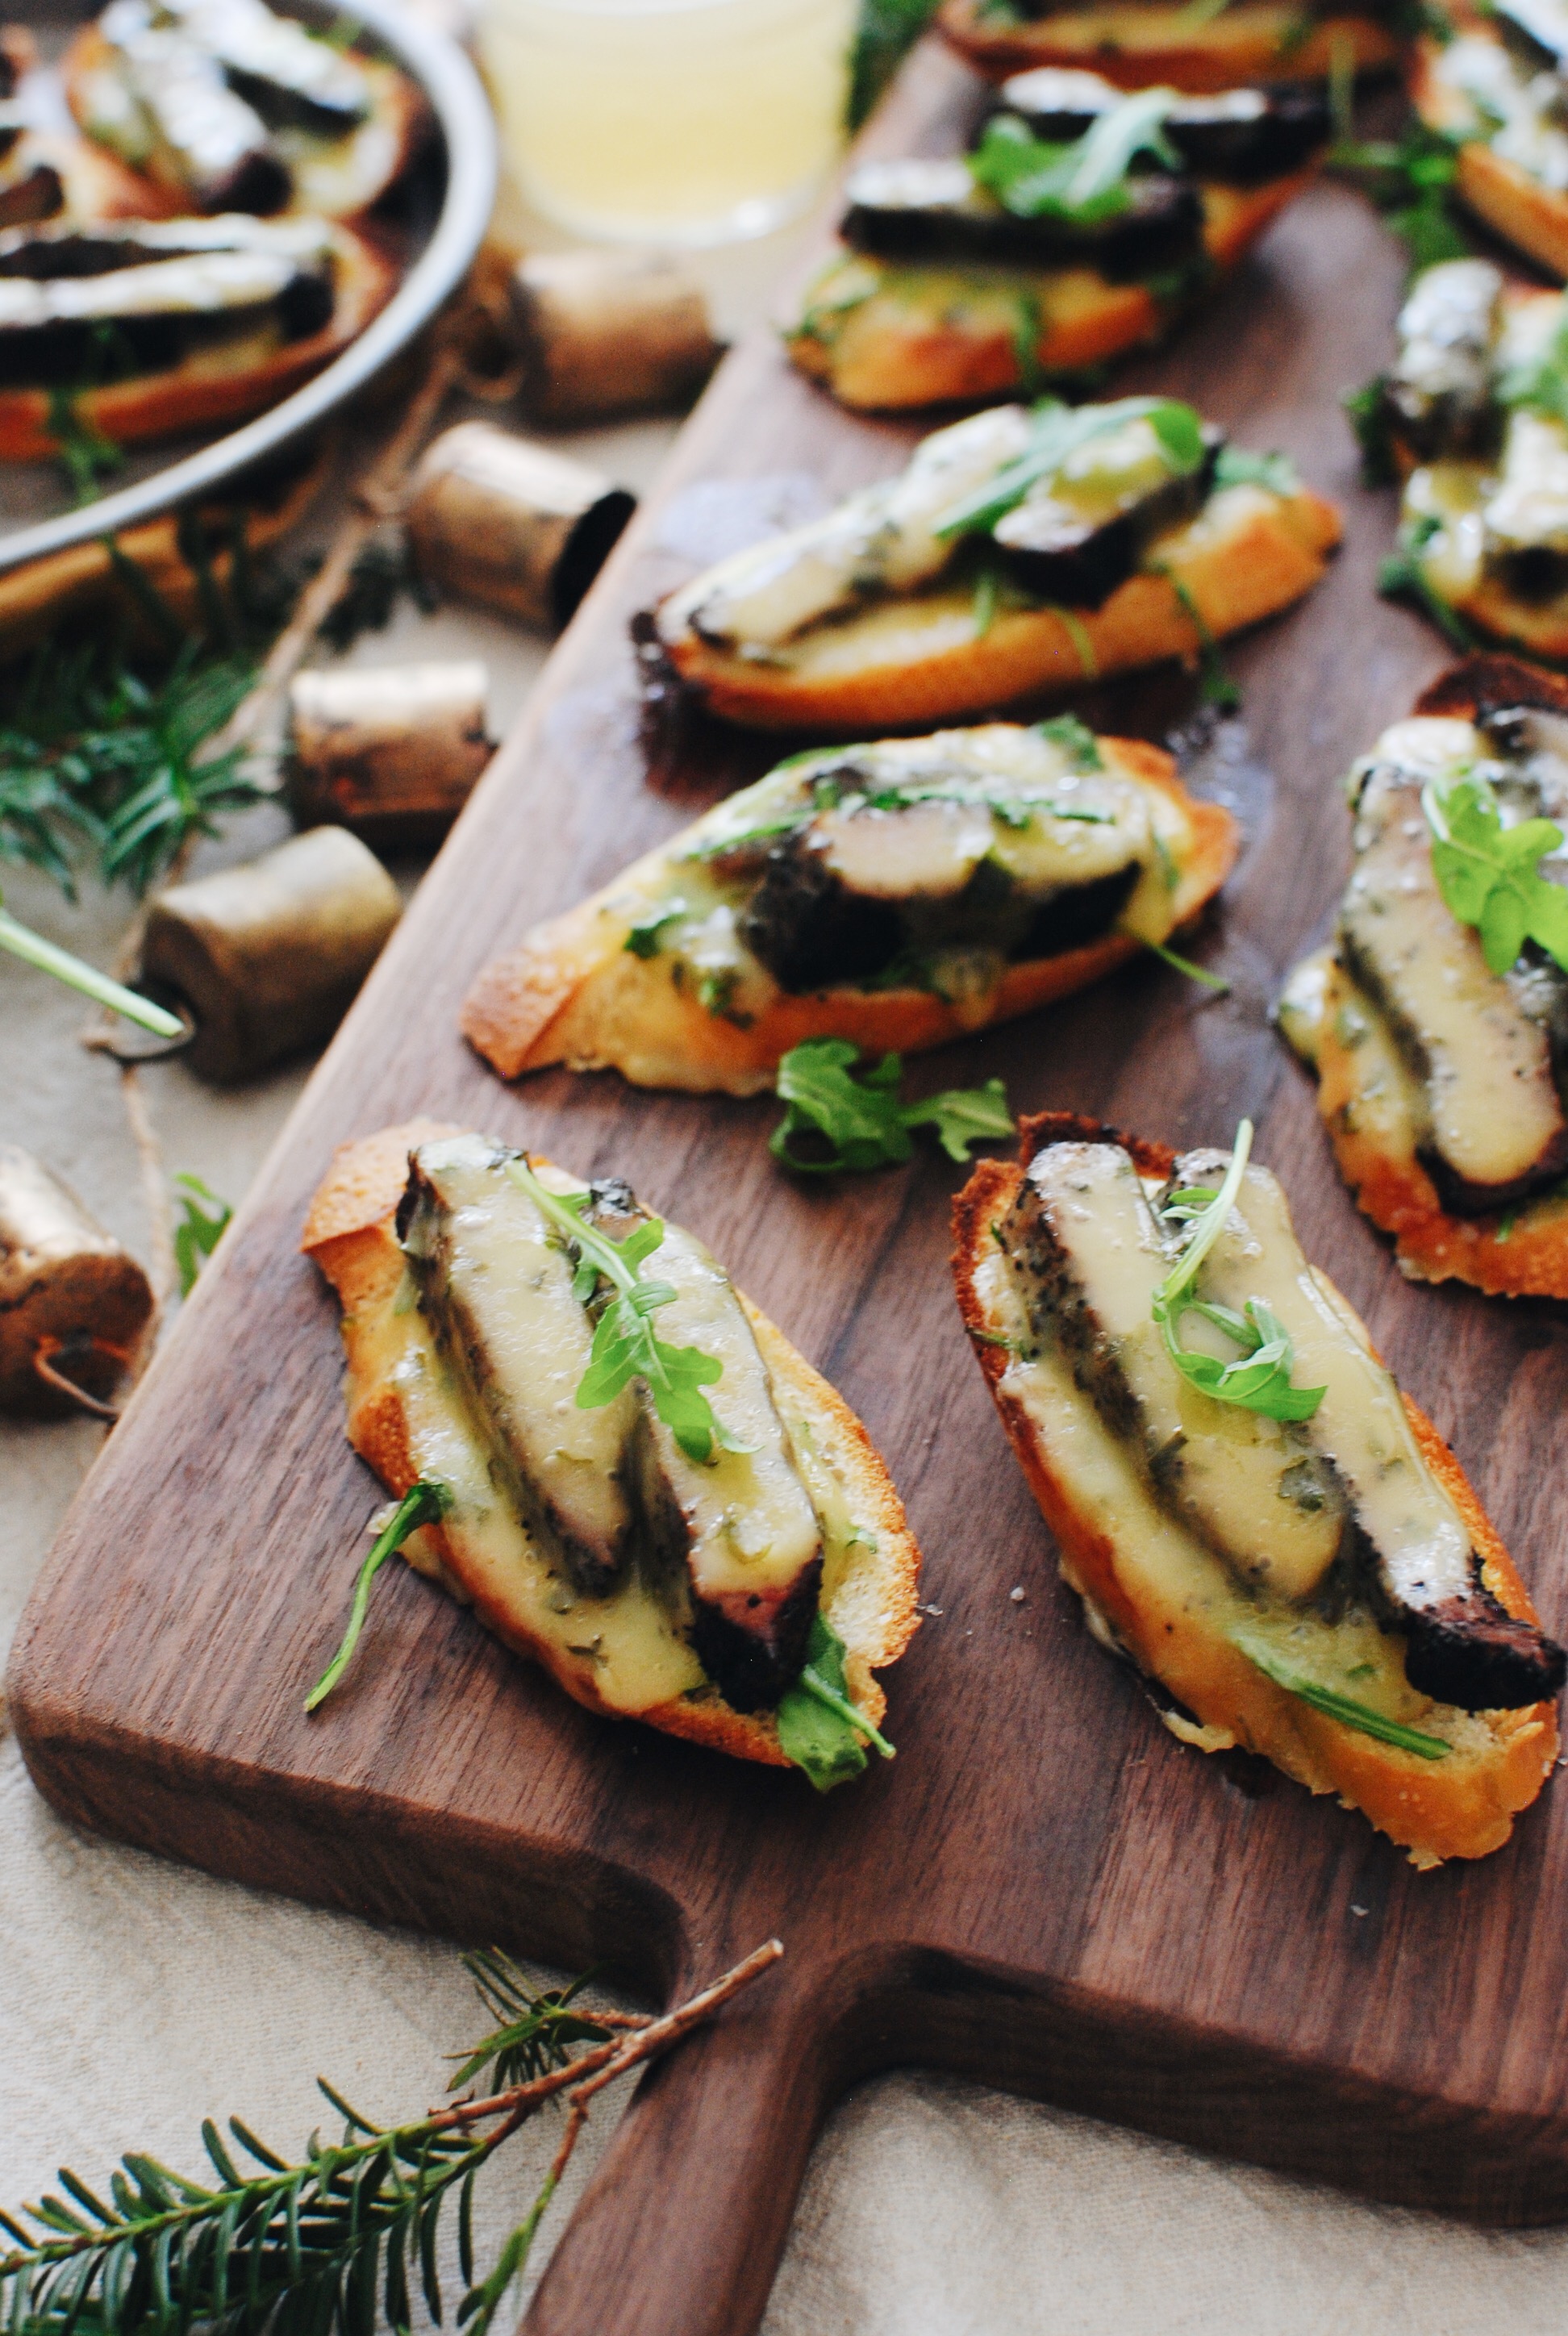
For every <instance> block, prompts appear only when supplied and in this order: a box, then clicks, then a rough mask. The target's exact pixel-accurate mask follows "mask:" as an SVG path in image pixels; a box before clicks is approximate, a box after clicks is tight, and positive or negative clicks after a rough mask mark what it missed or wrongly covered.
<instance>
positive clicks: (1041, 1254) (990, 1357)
mask: <svg viewBox="0 0 1568 2336" xmlns="http://www.w3.org/2000/svg"><path fill="white" fill-rule="evenodd" d="M1250 1139H1251V1130H1250V1128H1248V1127H1247V1126H1246V1125H1245V1124H1243V1127H1242V1131H1241V1133H1240V1134H1239V1135H1238V1140H1237V1144H1236V1146H1235V1149H1234V1151H1233V1152H1232V1153H1224V1152H1213V1151H1199V1152H1191V1153H1186V1154H1185V1155H1184V1156H1183V1157H1182V1158H1181V1159H1178V1158H1177V1157H1176V1156H1175V1154H1174V1153H1172V1152H1171V1151H1170V1150H1168V1149H1167V1148H1166V1147H1165V1146H1164V1145H1163V1144H1144V1143H1139V1142H1137V1141H1135V1140H1134V1139H1132V1138H1128V1137H1125V1136H1122V1135H1120V1134H1116V1133H1115V1131H1114V1130H1111V1129H1108V1128H1105V1127H1102V1126H1100V1125H1099V1124H1097V1123H1096V1122H1095V1121H1092V1120H1083V1119H1076V1118H1074V1117H1071V1116H1069V1115H1066V1114H1062V1115H1053V1116H1051V1117H1047V1118H1043V1119H1040V1120H1037V1121H1034V1122H1031V1123H1028V1124H1027V1125H1026V1129H1025V1140H1024V1147H1023V1154H1022V1163H1021V1165H1018V1166H1008V1165H1007V1164H1005V1163H1001V1162H998V1161H986V1162H983V1163H981V1165H980V1166H979V1168H978V1169H977V1170H976V1172H975V1174H974V1175H973V1176H972V1177H971V1178H970V1180H969V1183H968V1184H967V1185H966V1187H965V1188H964V1190H963V1192H961V1193H960V1194H959V1198H958V1201H957V1202H956V1204H955V1210H954V1231H955V1240H956V1248H955V1252H954V1260H953V1270H954V1274H955V1278H956V1281H957V1286H958V1295H959V1307H960V1309H961V1310H962V1314H963V1319H964V1323H965V1326H966V1328H967V1329H968V1330H969V1336H970V1338H971V1340H972V1341H973V1344H974V1348H975V1353H976V1356H977V1358H978V1359H979V1364H980V1368H981V1369H982V1370H983V1371H984V1373H985V1375H986V1378H987V1381H988V1383H989V1387H990V1389H991V1393H992V1395H993V1397H994V1398H995V1400H996V1404H997V1408H998V1412H999V1413H1000V1415H1001V1418H1002V1423H1003V1425H1004V1426H1005V1427H1006V1429H1007V1432H1008V1436H1009V1438H1010V1439H1011V1442H1012V1444H1013V1447H1014V1449H1015V1451H1016V1452H1017V1454H1018V1459H1019V1461H1020V1463H1021V1464H1022V1466H1023V1469H1024V1473H1025V1475H1027V1478H1028V1481H1029V1485H1030V1488H1031V1490H1032V1491H1033V1492H1034V1494H1035V1496H1036V1498H1037V1501H1038V1502H1039V1504H1040V1507H1041V1510H1042V1511H1043V1513H1044V1514H1045V1517H1046V1521H1047V1523H1048V1525H1049V1526H1050V1528H1051V1531H1052V1533H1054V1534H1055V1536H1056V1539H1057V1548H1058V1552H1059V1555H1060V1562H1061V1568H1062V1572H1063V1574H1064V1576H1065V1578H1066V1581H1067V1582H1068V1583H1069V1584H1070V1585H1071V1587H1072V1588H1073V1589H1074V1590H1076V1591H1077V1593H1078V1595H1079V1596H1080V1598H1081V1599H1082V1600H1083V1602H1084V1609H1085V1613H1086V1619H1087V1621H1088V1623H1089V1627H1090V1629H1091V1630H1093V1631H1094V1633H1095V1635H1096V1638H1098V1639H1100V1640H1102V1642H1103V1643H1104V1644H1105V1646H1106V1647H1107V1648H1109V1649H1112V1650H1115V1651H1116V1652H1118V1653H1121V1654H1124V1655H1125V1656H1126V1657H1128V1658H1129V1659H1130V1660H1132V1661H1133V1662H1134V1663H1135V1665H1136V1666H1137V1668H1138V1669H1140V1670H1141V1671H1143V1672H1144V1674H1145V1676H1146V1677H1147V1678H1148V1679H1151V1680H1154V1681H1155V1682H1157V1683H1158V1684H1157V1688H1156V1689H1155V1690H1154V1699H1155V1702H1156V1708H1160V1710H1161V1717H1162V1718H1164V1719H1165V1721H1166V1724H1167V1725H1168V1726H1169V1727H1170V1728H1171V1729H1172V1730H1173V1732H1174V1734H1175V1735H1177V1736H1178V1737H1181V1738H1182V1740H1183V1742H1185V1743H1188V1744H1192V1745H1194V1746H1196V1747H1199V1748H1200V1749H1202V1750H1203V1751H1208V1752H1218V1751H1227V1750H1231V1749H1232V1748H1235V1747H1240V1748H1242V1749H1243V1750H1245V1751H1249V1752H1255V1753H1261V1754H1262V1755H1263V1756H1264V1757H1266V1758H1268V1759H1270V1760H1271V1761H1272V1762H1273V1763H1274V1765H1275V1767H1279V1768H1281V1769H1283V1771H1284V1772H1285V1774H1286V1775H1287V1776H1293V1777H1294V1778H1296V1780H1297V1781H1298V1782H1299V1783H1300V1784H1303V1785H1305V1786H1307V1788H1308V1790H1309V1791H1310V1792H1313V1793H1335V1794H1338V1795H1339V1798H1340V1799H1341V1800H1342V1801H1344V1802H1347V1803H1349V1805H1350V1806H1353V1807H1356V1808H1359V1809H1360V1810H1361V1811H1362V1812H1363V1813H1364V1814H1365V1815H1367V1816H1368V1817H1369V1818H1370V1820H1371V1822H1372V1823H1373V1825H1376V1826H1377V1827H1378V1829H1379V1831H1381V1832H1383V1833H1386V1834H1388V1835H1389V1836H1390V1838H1391V1839H1392V1840H1394V1841H1395V1842H1397V1843H1398V1844H1400V1845H1401V1846H1402V1847H1403V1848H1405V1849H1407V1851H1408V1852H1409V1854H1410V1857H1411V1860H1412V1862H1413V1863H1414V1864H1417V1865H1418V1866H1430V1865H1436V1864H1438V1863H1439V1862H1440V1861H1441V1860H1443V1859H1445V1858H1449V1857H1482V1856H1485V1854H1487V1853H1488V1852H1489V1851H1491V1850H1494V1849H1496V1848H1498V1847H1499V1846H1500V1845H1501V1844H1502V1843H1504V1842H1505V1841H1506V1839H1507V1838H1508V1835H1509V1833H1510V1832H1511V1830H1512V1826H1513V1819H1514V1815H1515V1814H1516V1813H1517V1812H1518V1811H1519V1810H1520V1809H1523V1808H1525V1807H1527V1806H1529V1804H1530V1803H1531V1802H1532V1801H1533V1800H1534V1798H1535V1796H1536V1795H1537V1794H1538V1793H1539V1792H1540V1790H1541V1788H1542V1786H1543V1785H1544V1783H1545V1781H1546V1778H1547V1777H1548V1776H1549V1775H1550V1774H1551V1771H1552V1767H1553V1763H1554V1761H1555V1759H1556V1757H1557V1745H1558V1737H1557V1722H1556V1715H1555V1711H1554V1708H1553V1704H1554V1699H1555V1698H1556V1696H1557V1694H1558V1692H1559V1690H1560V1689H1561V1687H1562V1684H1563V1669H1564V1657H1563V1650H1562V1649H1561V1648H1560V1647H1558V1646H1557V1645H1555V1644H1554V1643H1553V1640H1550V1639H1548V1638H1547V1637H1545V1635H1544V1633H1543V1631H1542V1630H1541V1629H1540V1627H1539V1624H1538V1621H1537V1619H1536V1616H1535V1613H1534V1608H1533V1607H1532V1605H1531V1603H1530V1600H1529V1597H1528V1595H1527V1593H1526V1591H1525V1590H1524V1585H1523V1583H1522V1582H1520V1579H1519V1576H1518V1574H1517V1573H1516V1572H1515V1571H1514V1566H1513V1564H1512V1563H1511V1562H1510V1560H1509V1557H1508V1554H1507V1552H1506V1551H1505V1549H1504V1547H1503V1545H1502V1543H1501V1542H1500V1541H1499V1540H1498V1537H1497V1535H1496V1533H1495V1531H1494V1530H1493V1528H1492V1526H1491V1525H1490V1523H1488V1521H1487V1519H1486V1517H1485V1514H1483V1512H1482V1510H1481V1507H1480V1504H1479V1503H1478V1502H1477V1500H1476V1498H1475V1494H1474V1493H1473V1491H1472V1490H1471V1488H1470V1485H1469V1484H1468V1483H1467V1482H1466V1478H1465V1476H1464V1474H1463V1472H1462V1471H1461V1469H1460V1467H1459V1465H1458V1463H1457V1462H1456V1459H1455V1458H1454V1455H1453V1454H1452V1453H1451V1452H1450V1451H1449V1450H1448V1448H1447V1446H1446V1445H1445V1444H1444V1442H1443V1440H1442V1438H1441V1437H1440V1436H1438V1434H1437V1430H1436V1429H1435V1428H1434V1427H1433V1426H1432V1425H1431V1422H1430V1421H1429V1420H1428V1419H1427V1418H1426V1416H1424V1415H1423V1414H1422V1413H1421V1412H1420V1411H1418V1410H1417V1407H1416V1406H1415V1405H1414V1404H1413V1403H1412V1402H1411V1401H1410V1400H1409V1398H1408V1397H1402V1396H1401V1394H1400V1392H1399V1390H1398V1387H1396V1386H1395V1384H1394V1381H1393V1379H1392V1378H1391V1377H1389V1375H1388V1371H1387V1370H1386V1369H1385V1368H1383V1366H1382V1364H1381V1363H1380V1362H1379V1361H1378V1358H1377V1357H1376V1355H1375V1354H1374V1353H1373V1351H1372V1348H1371V1344H1370V1341H1369V1339H1368V1335H1367V1331H1366V1329H1365V1327H1364V1325H1363V1324H1362V1323H1361V1321H1360V1320H1359V1318H1358V1317H1357V1316H1356V1315H1355V1314H1354V1313H1353V1312H1352V1311H1351V1309H1350V1308H1349V1305H1348V1304H1347V1302H1346V1300H1345V1299H1343V1298H1342V1297H1341V1296H1340V1294H1339V1291H1338V1290H1336V1289H1335V1288H1334V1285H1333V1284H1332V1282H1330V1281H1329V1280H1328V1278H1327V1277H1326V1276H1325V1275H1324V1274H1323V1273H1322V1272H1321V1271H1320V1270H1319V1269H1318V1268H1316V1267H1315V1266H1312V1265H1310V1264H1309V1262H1308V1261H1307V1260H1306V1259H1305V1258H1304V1257H1303V1255H1302V1253H1301V1251H1300V1246H1299V1245H1298V1242H1297V1239H1296V1235H1295V1231H1294V1229H1293V1227H1292V1225H1291V1222H1290V1209H1289V1206H1288V1204H1287V1202H1286V1200H1285V1196H1284V1194H1283V1192H1281V1188H1280V1186H1279V1184H1278V1183H1276V1182H1275V1180H1274V1178H1273V1177H1272V1176H1271V1174H1270V1173H1268V1171H1267V1170H1266V1169H1262V1168H1260V1167H1257V1166H1255V1165H1253V1164H1251V1163H1250V1162H1249V1160H1248V1156H1247V1154H1248V1147H1249V1144H1250Z"/></svg>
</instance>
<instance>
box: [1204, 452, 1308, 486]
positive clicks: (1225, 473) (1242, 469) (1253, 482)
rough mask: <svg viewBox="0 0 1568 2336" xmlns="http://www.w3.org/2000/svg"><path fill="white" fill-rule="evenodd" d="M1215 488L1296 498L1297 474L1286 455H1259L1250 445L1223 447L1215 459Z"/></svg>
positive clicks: (1298, 484) (1298, 481)
mask: <svg viewBox="0 0 1568 2336" xmlns="http://www.w3.org/2000/svg"><path fill="white" fill-rule="evenodd" d="M1214 484H1215V485H1216V487H1267V489H1268V490H1269V492H1270V493H1271V495H1281V496H1284V495H1299V494H1300V492H1301V478H1300V472H1299V471H1298V470H1297V468H1296V465H1295V464H1294V462H1291V460H1290V456H1289V454H1277V453H1276V454H1261V453H1256V452H1255V451H1254V450H1253V449H1252V448H1251V447H1250V446H1232V445H1231V444H1229V443H1226V444H1225V445H1223V446H1222V447H1221V449H1220V451H1219V453H1218V454H1217V455H1216V456H1215V457H1214Z"/></svg>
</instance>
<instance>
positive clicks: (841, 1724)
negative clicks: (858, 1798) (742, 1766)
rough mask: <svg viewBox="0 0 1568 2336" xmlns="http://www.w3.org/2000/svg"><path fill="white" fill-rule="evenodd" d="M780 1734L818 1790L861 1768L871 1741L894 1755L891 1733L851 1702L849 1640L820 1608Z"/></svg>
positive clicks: (783, 1706) (887, 1756)
mask: <svg viewBox="0 0 1568 2336" xmlns="http://www.w3.org/2000/svg"><path fill="white" fill-rule="evenodd" d="M778 1736H779V1747H780V1749H781V1750H782V1751H783V1752H784V1757H786V1759H788V1760H790V1761H792V1762H793V1763H794V1766H795V1767H797V1768H801V1769H803V1770H804V1772H805V1774H806V1776H809V1777H810V1779H811V1781H812V1783H813V1785H814V1786H816V1788H817V1791H818V1792H819V1793H829V1792H831V1791H832V1790H833V1786H835V1785H845V1784H848V1783H849V1782H850V1780H851V1779H852V1777H854V1776H859V1775H860V1774H861V1772H862V1769H863V1768H864V1767H865V1765H866V1755H865V1746H866V1745H867V1744H871V1745H872V1746H874V1747H875V1748H876V1750H877V1751H878V1752H880V1753H881V1757H882V1758H883V1759H884V1760H891V1759H892V1757H894V1756H893V1747H892V1746H891V1744H890V1743H889V1742H888V1740H887V1738H886V1737H885V1736H883V1735H881V1732H880V1731H879V1730H878V1729H877V1728H873V1727H872V1723H871V1721H870V1720H869V1719H868V1718H866V1715H865V1713H864V1712H863V1711H862V1709H861V1708H860V1706H859V1705H858V1704H855V1703H852V1702H851V1700H850V1694H849V1683H848V1681H847V1679H846V1678H845V1675H844V1642H843V1640H842V1639H841V1638H840V1637H839V1635H838V1633H837V1631H836V1630H834V1629H833V1625H832V1624H831V1623H830V1622H827V1621H824V1620H823V1616H822V1615H821V1614H820V1613H819V1614H816V1615H814V1616H813V1619H812V1627H811V1636H810V1638H809V1639H808V1640H807V1641H806V1660H805V1667H804V1669H803V1670H802V1672H801V1675H800V1678H799V1679H798V1680H797V1681H796V1682H795V1685H794V1687H792V1688H791V1689H790V1690H789V1692H788V1693H787V1694H786V1695H785V1696H784V1698H783V1699H782V1700H781V1702H780V1704H779V1708H778ZM862 1739H863V1741H862Z"/></svg>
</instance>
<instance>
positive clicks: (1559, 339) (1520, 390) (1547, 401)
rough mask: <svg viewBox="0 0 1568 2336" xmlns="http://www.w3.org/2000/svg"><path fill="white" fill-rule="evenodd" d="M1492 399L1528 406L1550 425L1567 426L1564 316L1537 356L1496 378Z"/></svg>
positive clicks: (1567, 365) (1567, 348) (1566, 320)
mask: <svg viewBox="0 0 1568 2336" xmlns="http://www.w3.org/2000/svg"><path fill="white" fill-rule="evenodd" d="M1493 395H1494V396H1495V399H1496V401H1497V403H1498V404H1499V405H1524V406H1528V407H1529V408H1530V409H1531V411H1532V412H1533V413H1535V414H1547V415H1549V416H1550V417H1551V419H1552V420H1553V421H1554V422H1568V316H1565V317H1564V318H1563V322H1562V323H1561V324H1560V325H1559V326H1557V329H1556V331H1555V332H1554V333H1553V336H1552V337H1551V339H1550V340H1549V341H1548V342H1547V344H1546V346H1545V347H1544V349H1542V350H1541V351H1540V352H1539V354H1538V355H1535V356H1533V357H1526V358H1524V359H1523V360H1521V362H1520V363H1519V364H1517V365H1509V366H1507V367H1506V368H1505V371H1504V372H1503V373H1502V374H1500V375H1498V378H1497V384H1496V387H1495V390H1494V391H1493Z"/></svg>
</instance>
